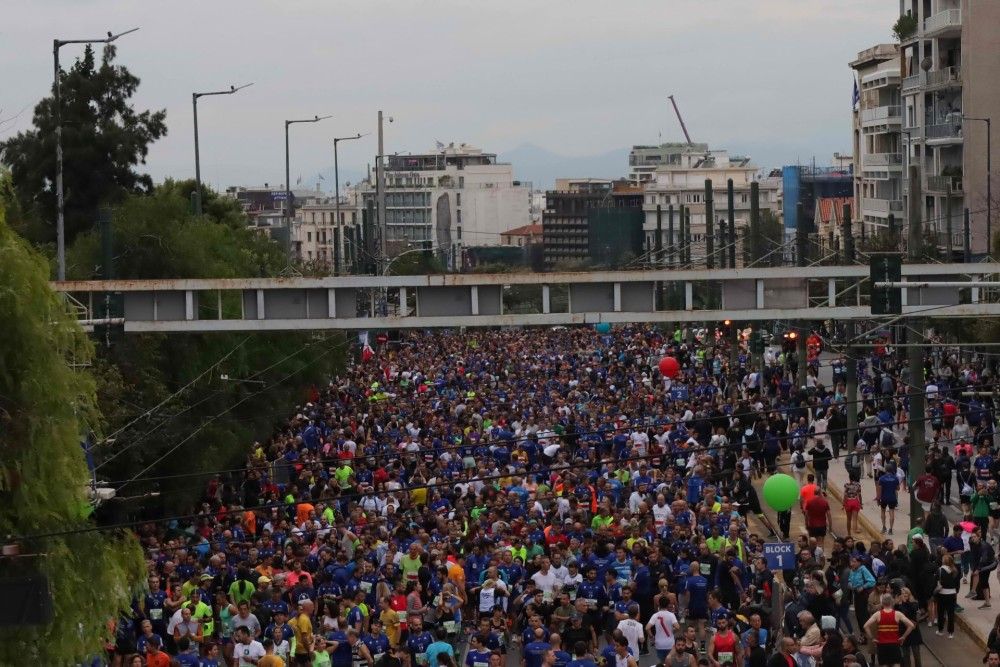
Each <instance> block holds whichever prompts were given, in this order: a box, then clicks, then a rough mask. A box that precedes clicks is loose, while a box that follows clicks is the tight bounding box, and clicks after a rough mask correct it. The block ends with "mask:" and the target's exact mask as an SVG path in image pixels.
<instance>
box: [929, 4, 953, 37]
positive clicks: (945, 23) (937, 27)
mask: <svg viewBox="0 0 1000 667" xmlns="http://www.w3.org/2000/svg"><path fill="white" fill-rule="evenodd" d="M961 31H962V10H961V9H946V10H944V11H943V12H938V13H937V14H935V15H933V16H931V17H930V18H927V19H925V20H924V37H944V36H945V35H950V34H954V33H960V32H961Z"/></svg>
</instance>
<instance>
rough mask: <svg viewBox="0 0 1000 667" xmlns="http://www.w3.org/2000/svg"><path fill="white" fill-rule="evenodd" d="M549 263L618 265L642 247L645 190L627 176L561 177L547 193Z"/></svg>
mask: <svg viewBox="0 0 1000 667" xmlns="http://www.w3.org/2000/svg"><path fill="white" fill-rule="evenodd" d="M545 202H546V204H545V212H544V214H543V216H542V243H543V246H544V263H545V265H546V266H547V267H549V268H552V267H554V266H555V265H557V264H559V263H560V262H576V263H593V264H603V265H615V264H617V263H618V262H619V261H620V260H621V259H622V258H625V257H628V256H635V255H637V254H638V253H639V252H641V249H642V191H641V190H640V189H639V188H638V187H636V186H633V185H631V184H630V183H629V182H628V181H617V182H616V181H611V180H609V179H601V178H576V179H573V178H559V179H556V185H555V189H554V190H550V191H548V192H546V193H545Z"/></svg>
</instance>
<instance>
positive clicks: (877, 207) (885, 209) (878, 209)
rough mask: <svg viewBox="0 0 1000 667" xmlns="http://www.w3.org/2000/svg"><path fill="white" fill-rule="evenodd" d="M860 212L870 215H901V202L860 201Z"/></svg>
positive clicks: (890, 200)
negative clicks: (870, 213)
mask: <svg viewBox="0 0 1000 667" xmlns="http://www.w3.org/2000/svg"><path fill="white" fill-rule="evenodd" d="M861 210H862V211H870V212H872V213H884V214H886V215H888V214H889V213H902V212H903V202H902V201H901V200H898V199H868V198H865V199H862V200H861Z"/></svg>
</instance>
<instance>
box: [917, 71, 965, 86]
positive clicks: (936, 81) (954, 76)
mask: <svg viewBox="0 0 1000 667" xmlns="http://www.w3.org/2000/svg"><path fill="white" fill-rule="evenodd" d="M961 83H962V70H961V68H959V67H945V68H943V69H937V70H934V71H933V72H927V73H926V82H925V83H924V85H925V86H926V87H928V88H936V87H939V86H940V87H942V88H944V87H949V86H955V85H961Z"/></svg>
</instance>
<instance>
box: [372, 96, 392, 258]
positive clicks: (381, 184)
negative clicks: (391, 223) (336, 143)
mask: <svg viewBox="0 0 1000 667" xmlns="http://www.w3.org/2000/svg"><path fill="white" fill-rule="evenodd" d="M384 160H385V143H384V141H383V131H382V110H381V109H379V111H378V155H376V156H375V196H376V198H377V199H378V202H377V206H378V221H377V223H376V224H377V225H378V227H377V228H378V236H379V257H380V260H379V261H380V262H385V261H387V260H388V254H387V252H386V236H388V234H389V227H388V226H387V225H386V219H385V164H384Z"/></svg>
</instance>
